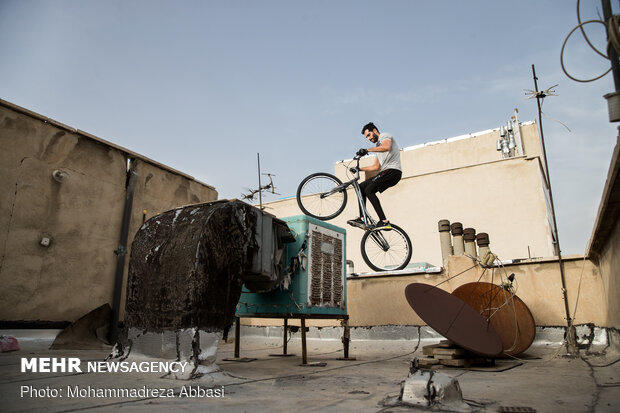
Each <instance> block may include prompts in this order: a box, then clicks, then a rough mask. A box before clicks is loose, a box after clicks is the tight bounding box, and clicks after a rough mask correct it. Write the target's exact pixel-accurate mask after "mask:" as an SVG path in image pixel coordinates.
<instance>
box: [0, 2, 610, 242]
mask: <svg viewBox="0 0 620 413" xmlns="http://www.w3.org/2000/svg"><path fill="white" fill-rule="evenodd" d="M612 3H613V6H614V11H616V9H617V8H618V7H617V6H618V2H616V1H614V2H612ZM600 15H602V11H601V10H600V1H597V0H584V1H582V5H581V18H582V21H586V20H592V19H599V16H600ZM576 25H577V14H576V2H575V1H561V2H560V1H552V0H520V1H517V2H514V1H513V2H508V1H491V0H485V1H482V0H472V1H456V0H453V1H430V0H429V1H413V0H412V1H393V0H386V1H363V0H360V1H339V0H335V1H320V0H319V1H294V0H289V1H276V0H265V1H259V0H247V1H236V0H231V1H187V0H179V1H156V0H154V1H146V0H141V1H137V0H136V1H120V0H106V1H94V0H54V1H52V0H0V39H2V42H0V56H2V58H1V59H0V98H2V99H4V100H8V101H10V102H12V103H15V104H17V105H20V106H23V107H26V108H28V109H30V110H32V111H35V112H38V113H40V114H42V115H45V116H48V117H51V118H53V119H56V120H58V121H60V122H62V123H65V124H67V125H70V126H72V127H75V128H79V129H82V130H85V131H87V132H89V133H92V134H94V135H96V136H99V137H101V138H103V139H106V140H108V141H111V142H114V143H116V144H118V145H121V146H124V147H126V148H128V149H130V150H132V151H135V152H138V153H141V154H143V155H145V156H147V157H150V158H152V159H155V160H157V161H159V162H161V163H164V164H166V165H169V166H171V167H173V168H175V169H178V170H181V171H183V172H185V173H187V174H190V175H192V176H194V177H195V178H196V179H198V180H200V181H202V182H205V183H208V184H210V185H213V186H215V187H216V189H217V190H218V192H219V194H220V198H237V197H240V196H241V194H242V193H244V192H246V189H245V188H255V187H256V186H257V176H256V172H257V168H256V154H257V153H260V155H261V166H262V171H263V172H270V173H272V174H275V175H276V176H275V178H274V180H275V185H276V189H277V191H278V192H279V193H280V194H281V196H292V195H294V192H295V189H296V187H297V184H298V182H299V181H300V180H301V179H302V178H303V177H304V176H305V175H307V174H309V173H310V172H315V171H319V170H325V171H332V170H333V164H334V162H336V161H338V160H340V159H344V158H349V157H351V155H352V154H353V153H354V152H355V151H356V150H357V149H358V148H359V147H361V146H364V145H365V142H364V139H363V137H362V136H361V134H360V127H361V126H362V125H363V124H365V123H366V122H367V121H374V122H375V123H376V124H377V125H378V126H379V128H380V129H381V130H382V131H386V132H390V133H392V134H393V135H394V136H395V137H396V139H397V141H398V143H399V144H400V146H401V147H406V146H412V145H417V144H420V143H424V142H429V141H435V140H440V139H444V138H450V137H453V136H458V135H463V134H467V133H470V132H478V131H482V130H487V129H492V128H496V127H499V126H500V125H502V124H504V123H505V122H506V121H507V120H508V119H509V118H510V116H511V115H512V113H513V110H514V108H518V109H519V116H520V120H521V121H531V120H535V119H536V117H537V110H536V102H535V100H526V96H525V92H524V89H533V88H534V86H533V80H532V72H531V65H532V64H535V65H536V72H537V75H538V78H539V86H540V88H541V89H544V88H547V87H549V86H552V85H555V84H559V86H558V87H557V88H556V91H557V93H558V95H559V96H557V97H549V98H547V99H545V101H544V105H543V111H544V112H545V116H546V117H543V126H544V131H545V139H546V144H547V155H548V158H549V163H550V168H551V171H550V173H551V179H552V185H553V191H554V198H555V204H556V211H557V214H558V222H559V231H560V239H561V242H562V247H563V248H562V250H563V253H564V254H572V253H582V252H584V250H585V247H586V245H587V242H588V240H589V237H590V235H591V232H592V225H593V222H594V218H595V216H596V212H597V208H598V205H599V202H600V198H601V194H602V188H603V185H604V182H605V177H606V174H607V170H608V167H609V161H610V159H611V152H612V150H613V147H614V144H615V141H616V134H617V131H616V127H617V125H615V124H611V123H609V121H608V115H607V104H606V101H605V100H604V99H603V97H602V96H603V95H604V94H606V93H609V92H612V91H613V90H614V85H613V81H612V79H611V75H607V76H606V77H604V78H603V79H601V80H598V81H596V82H592V83H577V82H574V81H572V80H570V79H569V78H568V77H567V76H566V75H565V74H564V73H563V72H562V69H561V66H560V49H561V47H562V42H563V41H564V39H565V38H566V36H567V35H568V33H569V32H570V31H571V30H572V29H573V27H575V26H576ZM586 29H587V32H588V35H589V36H590V37H591V39H592V41H593V42H594V43H595V44H596V45H597V46H599V48H600V49H601V50H604V49H605V46H604V30H603V26H602V25H599V24H589V25H587V26H586ZM565 63H566V66H567V68H568V69H569V71H570V72H571V74H572V75H573V76H575V77H580V78H589V77H596V76H598V75H599V74H601V73H603V72H604V71H605V70H607V68H608V67H609V62H608V61H607V60H605V59H603V58H601V57H600V56H598V55H597V54H596V53H595V52H594V51H592V50H591V49H590V48H589V46H587V44H586V42H585V40H584V39H583V37H582V36H581V34H580V33H575V34H574V35H573V36H572V37H571V38H570V40H569V42H568V43H567V49H566V56H565ZM558 121H561V122H562V123H563V124H565V125H566V126H567V127H568V128H569V129H570V132H569V131H568V130H567V129H566V128H565V126H563V125H562V124H560V123H559V122H558ZM265 199H266V200H273V199H277V197H276V196H271V195H269V196H266V197H265Z"/></svg>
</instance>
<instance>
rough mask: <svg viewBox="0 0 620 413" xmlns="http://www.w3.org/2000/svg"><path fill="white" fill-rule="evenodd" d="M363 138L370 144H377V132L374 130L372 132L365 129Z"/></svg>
mask: <svg viewBox="0 0 620 413" xmlns="http://www.w3.org/2000/svg"><path fill="white" fill-rule="evenodd" d="M364 136H365V137H366V139H368V140H369V141H371V142H372V143H377V141H378V140H379V132H378V131H377V130H376V129H373V130H372V131H370V130H368V129H366V130H365V131H364Z"/></svg>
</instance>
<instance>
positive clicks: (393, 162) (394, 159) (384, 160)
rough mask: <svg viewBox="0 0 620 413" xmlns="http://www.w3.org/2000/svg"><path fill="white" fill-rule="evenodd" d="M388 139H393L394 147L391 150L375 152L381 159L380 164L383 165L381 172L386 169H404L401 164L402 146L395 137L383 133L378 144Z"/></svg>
mask: <svg viewBox="0 0 620 413" xmlns="http://www.w3.org/2000/svg"><path fill="white" fill-rule="evenodd" d="M386 139H389V140H391V141H392V147H391V148H390V150H389V151H387V152H375V153H374V154H375V155H376V156H377V159H379V164H380V165H381V168H380V169H379V172H383V171H385V170H386V169H398V170H399V171H402V170H403V168H402V167H401V165H400V148H399V147H398V144H397V143H396V139H394V137H393V136H392V135H390V134H389V133H381V134H380V135H379V140H377V146H379V145H381V143H382V142H383V141H384V140H386Z"/></svg>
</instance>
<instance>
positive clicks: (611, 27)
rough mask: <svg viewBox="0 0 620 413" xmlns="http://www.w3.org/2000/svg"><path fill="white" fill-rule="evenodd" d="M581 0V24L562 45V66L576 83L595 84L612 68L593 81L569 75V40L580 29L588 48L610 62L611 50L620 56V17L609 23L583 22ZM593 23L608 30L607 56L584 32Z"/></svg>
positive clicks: (578, 15) (579, 19) (578, 7)
mask: <svg viewBox="0 0 620 413" xmlns="http://www.w3.org/2000/svg"><path fill="white" fill-rule="evenodd" d="M579 9H580V0H577V21H578V22H579V24H578V25H577V26H575V27H574V28H573V29H572V30H571V31H570V32H569V33H568V35H567V36H566V38H565V39H564V42H563V43H562V49H561V51H560V65H561V66H562V71H564V74H565V75H566V76H568V77H569V78H570V79H572V80H574V81H575V82H581V83H588V82H594V81H595V80H598V79H601V78H602V77H603V76H605V75H607V74H608V73H609V72H611V67H610V68H609V69H608V70H607V71H605V73H603V74H602V75H599V76H597V77H594V78H591V79H579V78H576V77H574V76H572V75H571V74H570V73H568V70H566V67H565V65H564V50H565V48H566V44H567V43H568V39H569V38H570V37H571V36H572V35H573V33H574V32H575V31H576V30H577V29H579V30H580V31H581V33H582V35H583V37H584V39H585V40H586V43H587V44H588V46H590V48H591V49H592V50H594V51H595V52H596V53H597V54H598V55H600V56H602V57H604V58H605V59H607V60H610V58H609V49H610V48H611V47H613V48H614V49H615V51H616V52H618V53H619V54H620V30H619V27H620V16H612V17H611V18H610V19H609V21H608V22H605V21H603V20H588V21H585V22H582V21H581V13H580V10H579ZM591 23H599V24H602V25H603V26H605V28H606V29H607V33H608V37H609V39H608V42H607V54H605V53H602V52H601V51H599V50H598V49H597V48H596V47H595V46H594V45H593V44H592V42H591V41H590V38H589V37H588V35H587V34H586V32H585V30H584V28H583V27H584V26H585V25H587V24H591Z"/></svg>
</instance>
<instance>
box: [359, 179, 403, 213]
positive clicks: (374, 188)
mask: <svg viewBox="0 0 620 413" xmlns="http://www.w3.org/2000/svg"><path fill="white" fill-rule="evenodd" d="M402 175H403V173H402V172H401V171H399V170H398V169H386V170H385V171H383V172H379V173H378V174H377V175H376V176H374V177H372V178H370V179H367V180H365V181H364V182H362V183H361V184H360V189H361V190H362V200H363V201H364V205H366V198H368V199H370V203H371V204H372V207H373V208H374V209H375V211H376V212H377V215H378V216H379V220H380V221H383V220H385V214H384V213H383V208H381V202H379V198H377V195H376V194H377V192H383V191H385V190H386V189H388V188H390V187H392V186H394V185H396V184H397V183H398V181H400V178H401V176H402ZM360 216H362V208H361V207H360Z"/></svg>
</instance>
